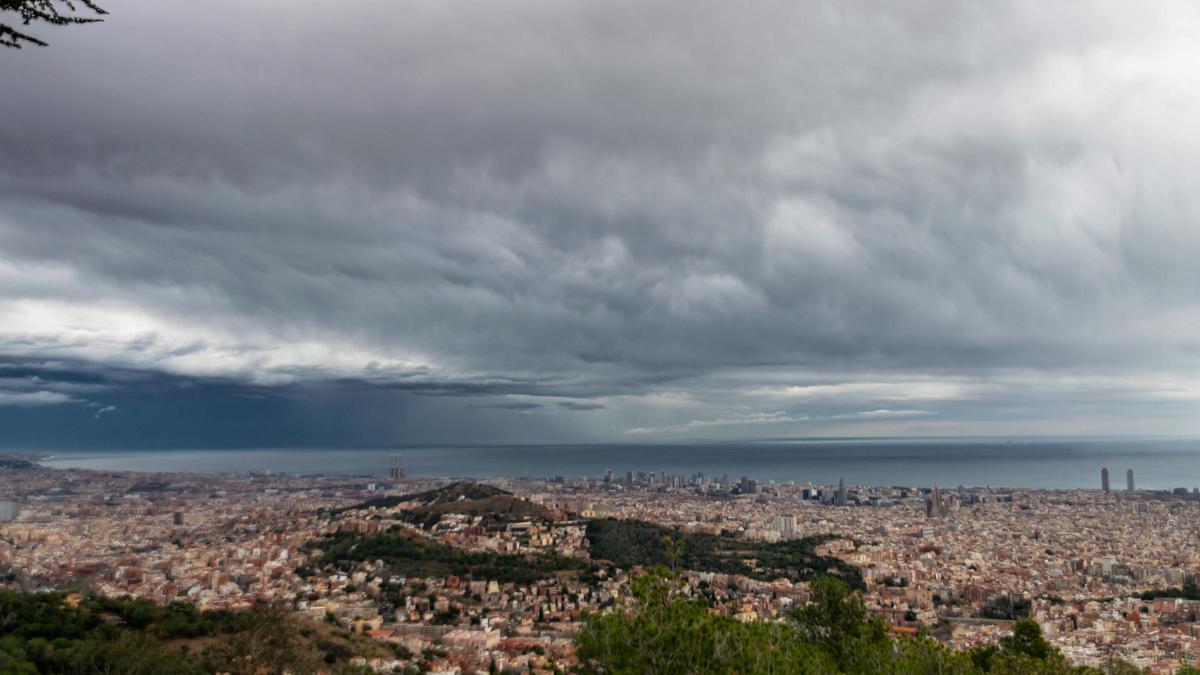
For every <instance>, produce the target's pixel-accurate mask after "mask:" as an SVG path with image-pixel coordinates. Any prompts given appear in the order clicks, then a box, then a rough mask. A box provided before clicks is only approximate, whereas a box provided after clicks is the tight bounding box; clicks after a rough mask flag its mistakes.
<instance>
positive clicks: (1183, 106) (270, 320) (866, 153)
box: [0, 0, 1200, 445]
mask: <svg viewBox="0 0 1200 675" xmlns="http://www.w3.org/2000/svg"><path fill="white" fill-rule="evenodd" d="M108 9H110V11H111V15H110V16H109V17H108V20H107V21H106V22H105V23H104V24H99V25H94V26H85V27H75V28H73V29H71V30H69V31H67V30H64V31H62V32H61V34H55V35H54V36H53V39H52V41H51V44H52V46H51V47H50V48H47V49H38V50H21V51H20V52H13V53H11V54H3V55H0V57H2V58H0V82H2V83H3V85H4V91H5V95H4V96H3V97H0V119H2V120H3V122H2V123H0V361H13V362H20V363H24V364H30V363H37V364H40V365H39V366H38V370H37V372H36V373H34V374H33V376H36V377H40V378H43V380H44V381H45V382H48V383H52V384H53V383H57V384H53V386H51V385H50V384H48V385H46V386H44V387H41V388H37V387H34V386H32V385H31V384H30V382H29V381H28V380H24V381H23V384H21V385H20V386H17V385H11V383H10V384H5V382H4V381H0V416H3V417H6V419H5V420H4V421H6V422H7V425H6V427H5V428H6V429H8V431H7V432H5V436H4V437H0V443H7V444H13V443H16V442H17V441H19V442H21V443H31V442H34V441H36V440H37V439H38V438H42V439H43V440H45V439H54V438H62V439H63V442H67V441H69V442H71V443H85V442H87V441H88V439H92V440H93V441H95V442H98V443H106V444H120V443H122V442H133V441H134V440H137V439H140V440H138V442H146V443H168V444H173V445H178V444H184V445H201V444H219V445H229V444H262V443H265V444H273V443H300V442H304V443H318V442H320V443H331V444H389V443H404V442H435V441H436V442H454V441H458V440H461V441H464V442H486V441H490V440H497V441H504V442H508V441H535V440H546V441H555V442H558V441H564V440H600V439H625V440H628V439H631V438H635V437H636V438H646V437H653V438H658V437H663V438H680V439H682V438H690V437H735V436H760V435H771V436H779V435H786V434H797V435H804V434H818V435H829V434H835V435H836V434H868V435H869V434H922V433H931V434H962V433H998V434H1017V433H1039V434H1044V433H1159V432H1164V433H1194V432H1196V431H1197V430H1198V429H1197V425H1196V423H1195V421H1194V420H1195V419H1196V418H1197V416H1196V413H1197V412H1200V369H1198V368H1197V351H1198V350H1197V348H1196V345H1197V344H1200V322H1198V321H1197V320H1196V318H1195V317H1196V316H1200V313H1198V312H1197V310H1198V309H1200V307H1197V304H1198V303H1200V266H1197V265H1195V264H1194V261H1195V260H1196V259H1197V254H1198V253H1200V230H1197V229H1196V228H1195V227H1194V222H1195V220H1196V217H1197V216H1198V215H1200V203H1198V200H1200V198H1198V197H1197V196H1196V195H1195V191H1194V190H1192V189H1190V188H1191V186H1192V185H1193V184H1194V183H1195V179H1196V175H1195V173H1196V169H1195V167H1194V166H1192V163H1191V162H1189V160H1188V157H1190V156H1192V155H1194V154H1195V151H1197V150H1200V148H1197V147H1196V145H1197V143H1198V142H1200V141H1197V139H1198V138H1200V134H1198V133H1196V132H1197V131H1200V130H1198V129H1195V128H1194V127H1195V126H1196V124H1197V123H1196V122H1194V121H1193V120H1196V119H1200V116H1197V115H1195V114H1193V113H1195V112H1198V111H1197V108H1200V96H1198V95H1197V94H1196V93H1195V92H1197V91H1200V87H1198V86H1197V85H1198V84H1200V81H1197V77H1200V76H1197V75H1196V74H1195V69H1193V68H1189V67H1187V64H1190V63H1194V62H1195V61H1196V59H1197V58H1198V57H1200V51H1198V50H1197V48H1196V47H1194V46H1193V44H1192V43H1193V42H1194V40H1193V39H1192V36H1193V35H1194V34H1195V29H1196V28H1198V27H1200V20H1198V16H1197V11H1198V10H1196V9H1195V8H1194V7H1192V6H1191V5H1188V4H1187V3H1182V2H1179V3H1163V4H1161V5H1158V6H1156V7H1155V8H1154V9H1153V10H1146V9H1145V8H1134V7H1131V6H1130V5H1129V4H1128V3H1117V2H1112V3H1097V4H1094V5H1091V6H1088V7H1082V6H1066V5H1064V6H1055V7H1047V6H1045V5H1044V4H1043V5H1031V4H1009V5H995V6H990V7H979V6H967V5H955V4H953V3H945V2H916V3H904V4H903V5H898V6H895V7H882V8H881V7H879V6H878V5H877V4H874V3H857V2H845V3H838V4H837V5H836V6H835V7H831V6H829V5H827V4H821V3H779V2H752V3H749V4H744V3H743V4H741V5H739V6H737V7H736V8H735V7H732V6H729V5H727V4H723V3H715V2H712V3H709V2H700V3H688V5H687V6H686V7H684V6H682V5H681V4H679V3H674V2H644V1H642V2H625V1H623V0H617V1H614V2H596V3H583V4H579V3H576V4H570V5H568V4H546V3H532V2H525V1H520V0H512V1H507V2H497V3H487V4H484V5H458V4H453V3H443V2H434V1H432V0H430V1H424V0H423V1H416V0H414V1H411V2H409V1H406V2H403V3H400V4H398V5H397V4H395V3H384V2H382V1H380V0H372V1H367V0H353V1H352V3H351V5H350V6H348V7H347V8H346V9H345V10H344V11H339V12H337V13H336V14H332V15H331V14H327V13H305V12H292V13H290V14H289V15H288V17H287V18H286V20H284V21H280V20H279V17H278V16H276V14H275V12H276V9H275V8H274V5H272V4H271V3H266V2H258V1H257V0H255V1H252V2H238V3H233V2H231V1H229V2H227V1H225V0H220V1H218V2H215V3H205V4H204V5H203V6H200V5H195V6H192V5H187V4H183V5H172V4H166V5H164V4H162V3H157V4H155V3H135V2H130V1H127V0H113V2H112V6H111V7H109V8H108ZM230 15H236V16H238V17H239V19H238V21H236V22H230V21H228V20H227V17H228V16H230ZM263 35H270V36H271V37H270V39H269V40H267V41H264V40H263V39H261V38H262V36H263ZM54 364H57V366H55V365H54ZM54 367H57V368H58V370H54ZM27 370H28V368H27ZM25 375H29V373H25ZM23 376H24V375H23ZM55 377H57V378H58V379H54V378H55ZM87 378H91V380H87ZM85 381H87V382H91V384H94V385H96V386H98V387H99V388H98V389H93V390H90V391H78V390H76V391H68V390H67V388H66V384H67V383H69V382H75V383H83V382H85ZM10 385H11V386H10ZM147 392H154V396H153V397H148V396H146V394H147ZM102 411H103V412H102ZM151 411H153V415H151V414H150V412H151ZM531 413H532V414H531ZM253 419H258V420H259V421H260V423H259V424H258V425H255V424H254V423H252V422H251V421H250V420H253ZM39 420H41V421H39ZM222 420H225V422H222ZM138 425H143V426H144V427H145V428H143V429H139V426H138ZM156 425H157V426H156ZM160 427H161V428H160ZM22 429H25V430H31V429H32V430H36V433H35V432H34V431H28V432H27V431H22ZM39 434H40V435H39ZM172 434H175V435H177V436H178V438H173V437H172ZM14 439H17V440H16V441H15V440H14ZM147 439H153V440H147ZM272 439H276V440H274V441H273V440H272ZM46 442H50V441H46Z"/></svg>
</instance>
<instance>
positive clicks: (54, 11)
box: [0, 0, 108, 49]
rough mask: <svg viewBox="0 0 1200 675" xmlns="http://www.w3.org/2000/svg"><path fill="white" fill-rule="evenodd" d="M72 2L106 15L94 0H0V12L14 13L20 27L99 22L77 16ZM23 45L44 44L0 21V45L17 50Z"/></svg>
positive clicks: (94, 18)
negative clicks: (18, 19)
mask: <svg viewBox="0 0 1200 675" xmlns="http://www.w3.org/2000/svg"><path fill="white" fill-rule="evenodd" d="M76 5H82V6H84V7H86V8H88V9H90V10H92V12H94V13H95V14H97V15H102V14H108V12H107V11H105V10H104V8H103V7H101V6H100V5H97V4H96V3H95V1H94V0H0V12H16V13H17V14H18V15H19V16H20V17H21V24H20V25H22V26H28V25H29V24H31V23H33V22H35V21H40V22H42V23H48V24H51V25H55V26H67V25H70V24H76V23H96V22H97V21H103V19H100V18H97V17H95V16H78V15H77V14H76V12H77V11H78V10H77V9H76ZM25 44H33V45H37V46H39V47H45V46H46V43H45V42H44V41H42V40H40V39H38V38H36V37H34V36H32V35H29V34H28V33H25V32H23V31H20V30H17V29H16V28H13V27H12V26H10V25H8V24H5V23H0V47H10V48H12V49H20V48H21V47H22V46H24V45H25Z"/></svg>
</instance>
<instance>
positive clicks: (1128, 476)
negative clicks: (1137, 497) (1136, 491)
mask: <svg viewBox="0 0 1200 675" xmlns="http://www.w3.org/2000/svg"><path fill="white" fill-rule="evenodd" d="M1125 489H1126V490H1128V491H1130V492H1133V469H1126V470H1125Z"/></svg>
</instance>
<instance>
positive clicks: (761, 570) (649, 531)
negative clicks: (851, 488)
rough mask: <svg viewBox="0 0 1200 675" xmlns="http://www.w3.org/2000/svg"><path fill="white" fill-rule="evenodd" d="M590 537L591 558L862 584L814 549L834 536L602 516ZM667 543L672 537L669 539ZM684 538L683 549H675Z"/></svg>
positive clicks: (836, 561) (845, 567) (855, 573)
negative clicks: (728, 532)
mask: <svg viewBox="0 0 1200 675" xmlns="http://www.w3.org/2000/svg"><path fill="white" fill-rule="evenodd" d="M587 538H588V541H589V542H590V544H591V547H590V551H591V554H592V558H594V559H601V560H611V561H612V562H613V563H615V564H616V565H618V566H621V567H631V566H633V565H643V566H653V565H674V564H675V562H676V560H674V559H673V558H672V556H673V555H676V556H677V557H678V566H679V567H680V568H682V569H689V570H696V571H700V572H720V573H724V574H741V575H744V576H748V577H751V578H754V579H760V580H764V581H770V580H773V579H778V578H780V577H786V578H789V579H792V580H797V581H801V580H806V579H810V578H812V577H813V576H815V575H832V576H836V577H838V578H840V579H841V580H842V581H844V582H845V583H847V584H849V585H850V586H852V587H854V588H862V586H863V582H862V577H861V576H859V573H858V570H856V569H855V568H854V567H853V566H851V565H849V564H847V563H846V562H844V561H842V560H840V559H838V558H834V557H831V556H821V555H817V553H816V552H815V549H816V547H817V546H819V545H820V544H822V543H824V542H826V541H829V539H830V537H805V538H803V539H791V540H788V541H780V542H774V543H765V542H755V541H745V540H741V539H735V538H733V537H727V536H717V535H711V534H687V533H681V532H677V531H676V530H673V529H671V528H669V527H663V526H661V525H655V524H653V523H647V522H643V521H640V520H617V519H614V518H603V519H598V520H592V521H590V522H588V526H587ZM667 542H671V544H668V543H667ZM678 542H682V548H681V549H678V548H674V547H676V546H678Z"/></svg>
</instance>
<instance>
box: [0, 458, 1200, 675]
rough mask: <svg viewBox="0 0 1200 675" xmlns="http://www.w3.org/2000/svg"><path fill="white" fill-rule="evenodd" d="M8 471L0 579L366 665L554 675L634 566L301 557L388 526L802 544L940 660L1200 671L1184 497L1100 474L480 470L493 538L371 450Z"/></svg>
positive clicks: (781, 597)
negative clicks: (532, 569)
mask: <svg viewBox="0 0 1200 675" xmlns="http://www.w3.org/2000/svg"><path fill="white" fill-rule="evenodd" d="M379 473H380V474H381V475H383V474H384V471H383V469H382V468H381V470H380V472H379ZM5 474H6V480H5V482H4V484H3V487H2V488H0V572H3V573H4V574H5V575H6V576H5V577H4V578H5V579H6V581H5V584H4V585H5V586H8V587H10V588H18V589H24V590H39V591H46V590H50V589H59V588H67V589H70V588H82V587H83V586H81V585H80V584H86V587H87V588H90V589H91V592H96V593H100V594H102V595H105V596H113V597H134V598H146V599H148V600H151V601H153V602H155V603H158V604H161V605H167V604H170V603H173V602H177V601H186V602H188V603H192V604H194V605H195V606H196V607H198V608H199V609H201V610H234V611H238V610H247V609H249V608H251V607H253V606H255V605H256V604H258V603H278V604H280V605H282V606H286V607H287V608H288V610H289V611H290V612H294V613H295V614H296V615H298V616H302V617H306V618H308V619H311V620H313V621H319V622H323V621H328V622H330V623H336V625H338V626H341V627H343V628H344V629H346V630H348V631H350V632H352V633H355V634H358V635H361V636H365V637H366V638H369V640H370V641H374V642H378V643H381V644H382V645H386V646H388V647H396V648H398V649H396V650H395V651H391V650H389V651H386V653H385V654H383V655H380V654H378V653H373V652H371V651H370V650H365V651H364V652H363V653H362V654H354V655H353V656H352V659H353V660H354V662H355V663H358V664H360V665H362V666H363V667H366V668H369V669H373V670H375V671H377V672H392V671H396V672H400V671H402V670H404V669H405V668H408V667H415V666H417V665H418V664H419V665H420V666H421V667H422V668H423V669H425V670H428V671H429V672H439V673H472V672H481V671H487V669H488V668H489V667H492V668H499V669H508V670H514V671H519V672H526V671H529V672H553V671H554V670H555V669H559V670H566V669H569V668H571V667H572V666H575V665H577V663H578V662H577V660H576V658H575V651H574V644H573V638H574V636H575V634H576V633H577V632H578V631H579V629H580V626H581V621H583V619H584V617H585V616H586V615H588V614H589V613H594V612H600V611H603V610H604V609H605V608H607V607H611V606H612V605H613V604H614V603H615V602H620V601H621V599H622V598H628V597H629V595H630V593H631V590H630V585H629V583H630V580H631V577H630V575H631V574H637V568H630V569H615V570H614V573H613V574H612V575H611V576H604V577H600V578H595V579H591V580H590V581H585V580H583V579H580V578H560V577H554V576H551V577H549V578H543V579H535V580H527V581H503V580H500V581H498V580H496V579H490V580H489V579H487V578H483V577H479V578H476V577H474V576H471V575H467V576H466V577H465V578H464V577H460V576H458V575H454V574H448V575H432V576H415V575H409V576H402V575H401V576H398V575H391V576H389V575H387V574H385V573H384V571H385V570H384V568H383V567H380V566H378V565H382V562H379V563H373V562H372V561H371V560H370V559H367V560H364V561H363V562H362V563H361V565H360V566H357V567H353V568H349V569H346V568H341V569H336V570H333V569H322V568H319V567H315V565H316V562H317V560H318V559H319V555H318V554H319V552H320V550H319V549H315V548H313V544H314V542H318V541H320V540H321V539H322V538H323V537H328V536H331V535H334V534H335V533H339V532H340V533H347V532H348V533H359V534H378V533H381V532H385V531H389V530H390V528H403V529H404V531H406V532H409V533H415V534H416V536H419V537H420V538H422V539H423V540H429V541H432V542H437V543H438V544H444V545H446V546H449V547H452V548H454V549H461V550H462V551H468V552H486V553H489V554H498V555H508V556H512V555H517V556H523V555H525V556H527V555H534V554H550V555H554V556H560V557H562V558H566V559H576V560H579V561H591V560H593V556H592V555H591V550H590V549H591V548H592V547H593V546H594V545H593V544H592V543H591V542H589V539H588V531H589V530H588V523H589V522H593V521H595V520H597V519H610V518H615V519H620V520H630V521H643V522H647V523H652V524H655V525H661V526H665V527H668V528H672V529H673V530H676V531H678V532H680V533H692V534H710V535H722V536H733V537H736V538H738V539H740V540H745V541H748V542H763V543H767V544H770V543H776V542H783V541H788V540H797V539H801V538H805V537H823V538H824V539H822V543H821V544H820V546H819V547H818V549H817V551H818V552H819V553H821V554H823V555H828V556H832V557H835V558H837V559H838V560H841V561H844V562H845V563H846V564H848V565H849V566H851V567H852V568H853V569H854V570H855V571H856V572H857V574H858V575H861V579H862V582H863V591H862V593H863V600H864V601H865V604H866V606H867V608H868V611H869V612H871V613H873V614H875V615H878V616H880V617H882V618H883V619H884V620H885V621H886V625H887V626H888V628H889V630H891V631H893V632H894V633H896V634H898V635H904V634H906V633H912V634H916V633H917V632H918V631H920V632H922V633H927V634H928V635H931V636H933V638H935V639H936V640H938V641H940V642H942V643H944V644H945V645H947V646H948V647H951V648H954V649H959V650H964V649H970V648H974V647H978V646H980V645H987V644H995V643H997V642H998V641H999V640H1000V639H1001V638H1002V637H1003V636H1004V635H1006V634H1007V633H1008V632H1009V631H1011V629H1012V626H1013V624H1014V622H1015V621H1016V620H1017V619H1019V618H1024V617H1031V618H1033V619H1035V620H1036V621H1037V623H1038V624H1039V625H1040V626H1041V628H1042V630H1043V631H1044V633H1045V635H1046V639H1047V640H1048V641H1049V642H1050V643H1051V644H1053V645H1054V646H1055V647H1056V648H1058V649H1059V650H1061V651H1062V653H1063V654H1064V655H1065V657H1066V658H1067V659H1068V660H1069V661H1070V662H1071V663H1073V664H1076V665H1081V666H1094V667H1102V666H1104V665H1105V664H1108V663H1111V662H1112V661H1113V660H1114V659H1119V660H1120V661H1122V662H1124V663H1128V664H1132V665H1133V666H1136V667H1138V668H1141V669H1144V670H1145V672H1149V673H1175V672H1177V671H1178V670H1179V669H1180V668H1183V667H1185V666H1188V665H1195V664H1197V663H1198V662H1200V595H1197V592H1196V590H1195V589H1196V577H1197V574H1200V545H1198V544H1200V491H1198V490H1196V489H1195V488H1193V489H1185V488H1178V489H1174V490H1154V491H1141V490H1137V489H1136V485H1135V484H1134V480H1133V476H1134V474H1133V469H1129V470H1128V471H1127V473H1126V477H1127V483H1126V486H1125V489H1123V490H1113V489H1112V486H1111V485H1110V482H1109V470H1108V469H1107V468H1104V469H1102V470H1101V472H1100V476H1098V478H1099V480H1098V481H1097V486H1096V488H1095V489H1092V490H1079V489H1070V490H1029V489H1020V488H979V487H962V486H959V487H945V488H943V487H939V486H936V485H932V486H862V485H855V484H853V483H852V482H847V481H846V480H842V481H840V482H839V483H838V484H837V485H812V484H798V483H796V482H794V481H789V482H787V483H776V482H775V481H772V480H769V479H768V480H766V481H761V482H760V481H759V480H758V479H755V478H749V477H747V476H739V477H737V478H736V479H734V478H731V477H730V476H720V477H709V476H705V475H703V474H700V473H695V474H693V475H690V476H683V475H678V474H676V475H668V474H665V473H660V472H654V471H642V470H634V469H628V470H626V471H624V472H620V471H617V472H614V471H612V470H609V471H606V472H605V473H604V475H601V476H583V477H556V478H549V479H530V478H516V479H514V478H502V477H495V478H488V479H485V480H482V481H480V482H479V483H478V484H479V485H481V486H488V487H490V488H492V489H496V493H495V494H511V495H512V496H513V497H512V498H513V499H515V500H519V501H520V502H522V503H527V504H528V505H530V506H531V507H534V506H535V507H536V508H537V510H536V511H533V510H531V511H530V512H529V519H528V520H524V521H509V522H506V523H504V524H503V526H499V527H497V526H494V524H493V525H489V524H487V522H486V521H487V520H488V517H487V516H486V515H485V514H482V513H479V512H477V511H473V510H471V509H472V508H474V507H473V506H472V507H470V508H468V507H467V506H464V507H463V511H464V512H462V513H458V512H456V508H455V505H456V502H454V501H451V502H449V503H447V504H446V505H445V506H446V508H444V509H442V510H440V511H438V512H437V513H436V517H435V518H433V519H432V520H429V521H427V522H425V523H417V524H415V523H414V521H413V520H411V519H407V518H405V513H406V510H407V509H410V508H414V507H416V508H418V510H419V506H420V504H419V503H417V502H406V501H404V498H403V497H402V496H403V495H414V494H418V493H421V492H423V491H428V490H437V489H438V488H443V489H444V488H445V487H446V486H447V485H450V486H454V485H465V484H466V483H461V482H455V481H453V480H451V479H449V478H442V479H437V478H432V477H429V478H426V477H412V476H406V475H405V471H404V467H403V464H402V455H400V454H392V455H389V456H388V465H387V467H386V478H378V477H371V476H366V477H355V476H334V475H329V476H286V475H278V474H276V475H268V474H219V475H206V474H182V473H173V474H163V473H155V474H140V473H131V472H101V471H90V470H72V469H47V468H43V467H40V466H39V465H37V464H36V463H35V462H30V461H27V460H26V459H21V458H19V457H12V458H10V459H9V460H7V462H6V468H5ZM389 497H391V498H397V499H393V500H391V501H389V499H388V498H389ZM457 503H462V504H465V505H473V504H474V503H475V502H473V501H470V500H468V501H462V502H457ZM535 514H537V515H535ZM683 578H684V579H685V582H686V583H687V584H689V585H692V586H693V587H695V588H699V587H700V585H701V584H703V586H704V588H706V589H712V591H711V592H713V593H714V599H715V602H714V605H713V611H717V612H726V613H729V614H730V615H731V616H735V617H736V618H738V619H739V620H742V621H772V620H777V619H778V618H779V617H781V616H783V615H786V614H787V613H788V612H789V611H790V610H792V609H793V608H795V607H797V606H799V605H802V604H803V603H805V602H806V601H807V598H808V590H807V584H806V583H805V582H802V581H797V580H794V579H788V578H786V577H780V578H776V579H770V578H755V577H754V576H752V575H748V576H742V575H737V574H721V573H713V572H706V571H694V570H687V571H684V572H683ZM1170 589H1176V591H1177V592H1175V593H1170V592H1168V591H1169V590H1170ZM1179 589H1192V590H1191V591H1188V592H1183V591H1179ZM431 650H433V651H431ZM397 654H405V655H408V658H402V657H400V656H397ZM420 654H426V655H434V656H433V658H425V659H422V657H416V656H414V655H420Z"/></svg>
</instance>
